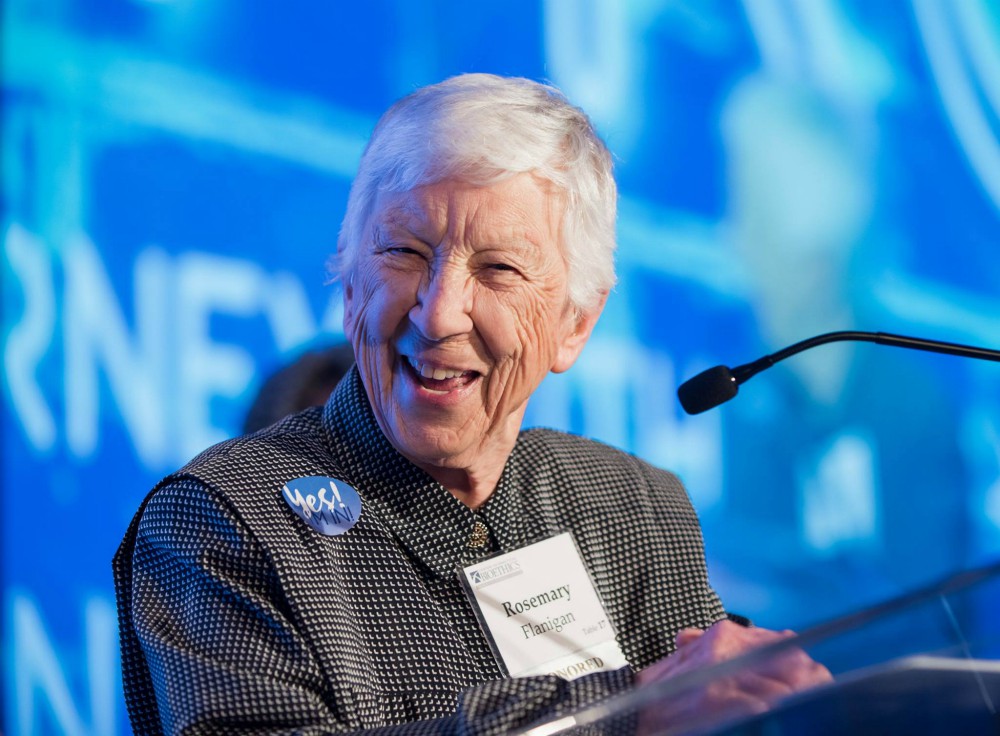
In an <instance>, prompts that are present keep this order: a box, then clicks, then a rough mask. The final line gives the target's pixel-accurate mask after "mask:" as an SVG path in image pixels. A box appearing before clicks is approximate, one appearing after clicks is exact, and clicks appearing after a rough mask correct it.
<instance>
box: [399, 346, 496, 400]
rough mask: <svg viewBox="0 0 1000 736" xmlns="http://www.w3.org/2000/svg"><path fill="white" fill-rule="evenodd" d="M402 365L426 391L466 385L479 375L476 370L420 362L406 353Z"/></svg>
mask: <svg viewBox="0 0 1000 736" xmlns="http://www.w3.org/2000/svg"><path fill="white" fill-rule="evenodd" d="M403 365H404V366H405V369H406V370H407V372H408V373H409V374H410V376H411V377H412V378H413V380H414V381H416V382H417V383H419V384H420V385H421V386H423V387H424V388H425V389H427V390H428V391H437V392H440V393H447V392H449V391H454V390H456V389H459V388H462V387H463V386H468V385H469V384H470V383H472V382H473V381H475V380H476V379H477V378H479V376H480V374H479V372H478V371H462V370H455V369H453V368H443V367H441V366H438V365H433V364H431V363H421V362H420V361H418V360H415V359H414V358H411V357H410V356H408V355H405V356H403Z"/></svg>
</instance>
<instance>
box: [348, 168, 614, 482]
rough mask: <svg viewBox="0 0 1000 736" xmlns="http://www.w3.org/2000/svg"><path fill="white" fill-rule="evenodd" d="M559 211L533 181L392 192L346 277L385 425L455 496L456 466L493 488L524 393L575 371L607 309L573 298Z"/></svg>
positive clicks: (550, 194)
mask: <svg viewBox="0 0 1000 736" xmlns="http://www.w3.org/2000/svg"><path fill="white" fill-rule="evenodd" d="M562 208H563V205H562V200H561V197H560V196H559V194H558V192H557V191H556V190H555V189H554V188H553V187H551V186H550V185H548V184H547V183H546V182H543V181H540V180H537V179H536V178H534V177H532V176H531V175H529V174H520V175H517V176H514V177H512V178H509V179H506V180H504V181H502V182H500V183H498V184H494V185H490V186H472V185H469V184H463V183H458V182H454V181H444V182H440V183H437V184H433V185H428V186H422V187H417V188H415V189H413V190H411V191H408V192H402V193H382V194H381V195H379V197H378V199H377V200H376V202H375V206H374V208H373V211H372V214H371V216H370V217H369V218H368V221H367V223H366V227H365V229H364V231H363V235H362V240H361V242H359V243H357V244H356V246H355V247H356V248H357V249H358V252H357V258H356V259H354V266H353V268H352V270H351V272H350V273H345V274H342V277H343V282H344V303H345V316H344V328H345V332H346V333H347V335H348V337H349V338H350V340H351V342H352V343H353V345H354V351H355V354H356V356H357V363H358V368H359V370H360V372H361V376H362V379H363V381H364V384H365V388H366V390H367V392H368V397H369V400H370V401H371V405H372V408H373V410H374V413H375V418H376V420H377V421H378V424H379V426H380V427H381V429H382V431H383V432H384V433H385V435H386V437H388V439H389V441H390V442H391V443H392V445H393V446H394V447H395V448H396V449H397V450H398V451H399V452H400V453H402V454H403V455H404V456H405V457H407V458H409V459H410V460H411V461H412V462H414V463H415V464H416V465H418V466H419V467H422V468H423V469H424V470H426V471H428V472H429V473H430V474H431V476H432V477H435V478H437V479H438V480H439V481H441V482H442V483H443V484H444V485H445V486H446V487H449V489H450V490H452V492H453V493H454V492H456V486H461V485H462V484H461V483H457V484H456V483H455V482H454V478H455V472H454V471H460V472H459V475H464V476H466V478H467V479H470V482H474V481H475V480H476V479H479V478H484V479H488V480H490V481H491V482H492V483H495V481H496V480H497V478H499V475H500V471H501V470H502V468H503V465H504V463H505V462H506V459H507V456H508V455H509V454H510V451H511V449H512V448H513V446H514V442H515V441H516V439H517V433H518V431H519V429H520V426H521V418H522V417H523V415H524V410H525V406H526V405H527V401H528V397H529V396H530V395H531V394H532V392H533V391H534V390H535V389H536V388H537V387H538V384H539V383H540V382H541V380H542V379H543V378H544V377H545V375H546V374H547V373H548V372H549V371H556V372H559V371H564V370H566V369H567V368H569V367H570V366H571V365H572V364H573V362H574V360H576V357H577V355H579V353H580V350H581V349H582V348H583V345H584V343H586V341H587V338H588V337H589V335H590V331H591V329H592V328H593V325H594V323H595V322H596V320H597V317H598V315H599V314H600V307H597V308H595V309H593V310H590V311H588V312H585V313H581V312H580V311H579V310H577V309H576V308H575V307H574V306H573V305H572V304H571V303H570V301H569V298H568V296H567V293H568V291H567V268H566V262H565V260H564V258H563V255H562V250H561V248H560V244H559V243H560V223H561V220H562V211H563V209H562ZM444 478H447V479H448V481H447V482H446V480H444ZM490 490H492V485H491V486H490ZM456 495H458V494H456Z"/></svg>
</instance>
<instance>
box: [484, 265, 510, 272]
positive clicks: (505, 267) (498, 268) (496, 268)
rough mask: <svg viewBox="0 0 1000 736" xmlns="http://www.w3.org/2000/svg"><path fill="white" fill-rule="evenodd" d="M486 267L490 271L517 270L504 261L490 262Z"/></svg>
mask: <svg viewBox="0 0 1000 736" xmlns="http://www.w3.org/2000/svg"><path fill="white" fill-rule="evenodd" d="M487 268H489V269H490V270H491V271H510V272H512V273H514V272H516V271H517V269H516V268H514V267H513V266H511V265H509V264H506V263H491V264H490V265H489V266H488V267H487Z"/></svg>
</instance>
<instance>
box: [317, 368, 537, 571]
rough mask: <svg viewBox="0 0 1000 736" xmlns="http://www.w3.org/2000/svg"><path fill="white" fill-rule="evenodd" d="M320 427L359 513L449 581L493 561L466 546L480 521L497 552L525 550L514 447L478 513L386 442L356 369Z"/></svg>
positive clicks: (329, 404)
mask: <svg viewBox="0 0 1000 736" xmlns="http://www.w3.org/2000/svg"><path fill="white" fill-rule="evenodd" d="M323 425H324V428H325V430H326V432H327V435H328V439H329V445H330V451H331V453H332V454H333V456H334V458H335V460H336V461H337V465H338V466H340V467H341V468H342V469H343V471H344V475H345V476H346V477H344V478H343V479H342V480H344V481H345V482H347V483H349V484H350V485H352V486H353V487H354V488H355V489H357V491H358V493H359V495H360V496H361V498H362V503H363V504H366V505H367V506H368V509H365V510H364V511H363V512H362V513H369V514H372V513H373V514H374V515H375V517H377V518H378V519H379V520H380V521H381V522H382V523H383V524H384V525H385V526H386V527H387V528H388V530H389V532H390V533H391V534H392V535H393V536H394V537H395V538H396V539H397V540H398V541H399V542H400V543H401V544H402V545H403V546H404V547H405V548H406V549H407V550H408V551H409V552H410V554H411V555H412V556H413V557H415V558H416V559H418V560H419V561H420V562H422V563H423V564H424V565H425V566H426V567H427V568H428V569H429V570H430V571H431V572H433V574H434V575H436V576H439V577H451V576H453V575H454V574H455V571H456V569H457V568H459V567H461V566H465V565H469V564H472V563H474V562H476V561H478V560H480V559H482V558H483V557H484V554H488V552H487V551H485V550H475V549H470V548H469V547H468V542H469V539H470V537H471V536H472V531H473V527H474V526H475V524H476V521H477V520H479V521H482V522H484V523H485V524H486V526H487V527H488V528H489V531H490V535H491V536H492V537H493V540H494V541H495V546H493V551H494V552H495V551H497V547H498V548H499V551H502V552H509V551H511V550H514V549H517V548H518V547H522V546H524V545H525V544H526V543H527V541H528V529H527V527H528V526H529V525H528V524H526V521H525V515H524V513H523V508H522V506H523V504H522V496H521V493H522V485H523V483H522V477H521V476H522V473H521V472H520V465H521V463H520V462H519V461H518V457H517V456H518V451H517V447H516V446H515V449H514V452H513V453H512V454H511V456H510V457H509V458H508V460H507V463H506V465H505V466H504V470H503V473H502V474H501V476H500V481H499V483H498V484H497V488H496V490H495V491H494V492H493V495H492V496H490V498H489V500H488V501H487V502H486V503H485V504H483V506H482V507H481V508H480V509H478V511H476V512H473V511H472V509H470V508H469V507H467V506H466V505H465V504H463V503H462V502H461V501H459V500H458V499H457V498H455V497H454V496H453V495H452V494H451V493H449V492H448V490H447V489H446V488H445V487H444V486H442V485H441V484H440V483H438V482H437V481H436V480H434V479H433V478H432V477H431V476H429V475H428V474H427V473H425V472H424V471H423V470H421V469H420V468H418V467H417V466H415V465H414V464H413V463H411V462H410V461H409V460H407V459H406V458H405V457H403V456H402V455H400V454H399V453H398V452H397V451H396V449H395V448H394V447H393V446H392V445H391V444H390V443H389V441H388V439H387V438H386V437H385V435H384V434H383V433H382V430H381V429H380V428H379V426H378V423H377V422H376V421H375V416H374V414H373V413H372V409H371V405H370V403H369V401H368V395H367V393H366V392H365V387H364V384H363V383H362V381H361V376H360V374H359V373H358V369H357V367H354V368H352V369H351V371H350V373H348V375H347V376H345V377H344V379H343V380H342V381H341V382H340V384H339V385H338V386H337V388H336V389H335V390H334V392H333V394H332V395H331V396H330V400H329V401H328V402H327V404H326V406H325V408H324V410H323Z"/></svg>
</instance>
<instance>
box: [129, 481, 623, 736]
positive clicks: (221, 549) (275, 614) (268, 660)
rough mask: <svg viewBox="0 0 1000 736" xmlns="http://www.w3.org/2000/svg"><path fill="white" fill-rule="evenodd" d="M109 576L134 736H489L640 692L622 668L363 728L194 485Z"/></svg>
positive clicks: (485, 693) (230, 517)
mask: <svg viewBox="0 0 1000 736" xmlns="http://www.w3.org/2000/svg"><path fill="white" fill-rule="evenodd" d="M114 572H115V588H116V594H117V598H118V611H119V628H120V637H121V646H122V671H123V684H124V689H125V696H126V702H127V704H128V708H129V715H130V718H131V721H132V727H133V730H134V731H135V733H136V734H137V735H138V736H145V734H163V733H166V734H182V733H183V734H229V733H232V734H291V733H295V734H322V733H349V732H367V733H392V734H401V735H402V734H404V733H405V734H451V733H454V734H475V735H477V736H479V735H482V736H492V734H501V733H508V732H510V731H511V730H513V729H516V728H520V727H524V726H528V725H530V724H531V723H534V722H536V721H539V720H543V719H546V718H549V717H556V716H559V715H561V714H563V713H566V712H569V711H571V710H573V709H575V708H578V707H582V706H584V705H587V704H589V703H592V702H595V701H597V700H599V699H602V698H604V697H607V696H609V695H611V694H614V693H616V692H621V691H623V690H625V689H627V688H628V687H629V686H630V685H631V684H632V682H633V675H632V672H631V671H630V670H629V669H627V668H626V669H623V670H618V671H616V672H610V673H597V674H594V675H590V676H588V677H584V678H580V679H579V680H575V681H572V682H567V681H564V680H562V679H560V678H557V677H552V676H547V677H536V678H525V679H519V680H498V681H494V682H487V683H484V684H482V685H480V686H478V687H475V688H472V689H470V690H466V691H464V692H462V693H458V694H457V695H456V710H455V712H454V713H453V714H452V715H450V716H448V717H445V718H440V719H436V720H427V721H419V722H415V723H409V724H380V723H375V722H370V721H369V722H366V721H365V720H364V719H363V717H362V714H360V713H359V712H357V708H355V707H353V703H352V699H351V698H350V697H349V695H348V694H345V693H339V694H338V693H333V692H331V690H330V688H329V687H327V686H326V682H325V680H324V678H323V675H322V671H321V667H320V663H319V662H318V661H317V659H316V656H315V654H314V652H313V651H312V650H311V649H310V646H309V643H308V642H307V641H306V640H305V638H304V637H303V636H302V635H301V634H300V633H299V632H298V631H297V630H296V628H295V626H294V624H293V623H292V619H293V616H292V615H291V611H290V609H289V606H288V603H287V601H286V600H285V597H284V594H283V591H282V587H281V583H280V580H279V576H278V574H277V571H276V567H275V562H274V561H273V560H272V559H271V558H270V556H269V553H268V552H267V551H266V550H265V549H264V548H263V546H262V545H261V544H259V543H258V542H257V541H256V540H255V539H254V537H253V535H252V533H251V532H250V531H249V529H248V528H247V525H246V524H244V523H242V521H241V520H240V518H239V515H238V514H237V513H236V512H235V510H233V509H232V508H230V507H228V506H227V505H226V504H225V503H224V501H222V500H220V499H218V498H217V497H216V496H215V495H214V494H212V493H211V492H209V491H208V490H207V489H205V488H204V487H203V486H201V484H200V483H199V482H197V481H195V480H193V479H190V478H186V479H185V478H182V479H175V480H174V481H172V482H170V483H167V484H166V485H163V486H161V487H160V488H159V489H157V490H156V491H154V493H153V494H151V495H150V497H149V498H148V499H147V501H146V502H145V503H144V504H143V506H142V507H141V508H140V510H139V512H138V513H137V514H136V517H135V519H134V520H133V522H132V525H131V526H130V528H129V531H128V534H127V535H126V538H125V541H124V542H123V543H122V546H121V548H120V549H119V551H118V554H117V555H116V556H115V560H114ZM360 686H361V685H360V684H359V687H360ZM341 696H343V697H341Z"/></svg>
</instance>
